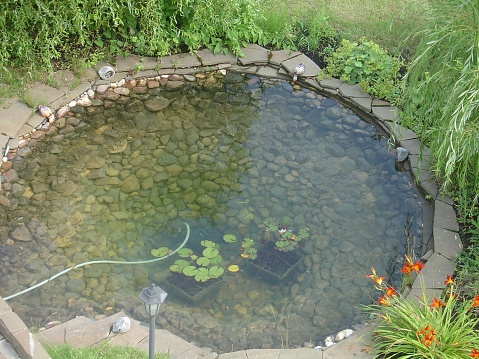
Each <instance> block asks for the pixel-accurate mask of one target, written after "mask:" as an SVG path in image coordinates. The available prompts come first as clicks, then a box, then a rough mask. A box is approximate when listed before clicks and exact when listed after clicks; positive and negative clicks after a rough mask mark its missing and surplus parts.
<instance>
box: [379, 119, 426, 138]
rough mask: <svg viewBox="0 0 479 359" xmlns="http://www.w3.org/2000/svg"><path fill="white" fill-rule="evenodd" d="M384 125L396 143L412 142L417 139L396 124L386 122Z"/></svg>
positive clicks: (413, 134)
mask: <svg viewBox="0 0 479 359" xmlns="http://www.w3.org/2000/svg"><path fill="white" fill-rule="evenodd" d="M385 124H386V126H387V127H388V128H389V129H390V131H391V133H393V134H394V137H395V138H396V140H398V141H405V140H413V139H417V138H418V137H417V135H416V134H415V133H414V132H413V131H411V130H410V129H408V128H406V127H403V126H401V125H400V124H398V123H397V122H389V121H386V122H385Z"/></svg>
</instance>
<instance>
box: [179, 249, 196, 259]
mask: <svg viewBox="0 0 479 359" xmlns="http://www.w3.org/2000/svg"><path fill="white" fill-rule="evenodd" d="M177 253H178V255H179V256H180V257H182V258H187V257H190V256H191V255H192V254H193V251H192V250H191V249H189V248H185V247H183V248H181V249H180V250H179V251H178V252H177Z"/></svg>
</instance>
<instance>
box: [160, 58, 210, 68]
mask: <svg viewBox="0 0 479 359" xmlns="http://www.w3.org/2000/svg"><path fill="white" fill-rule="evenodd" d="M158 64H159V66H160V68H162V69H164V68H169V69H171V68H173V69H181V68H187V67H198V66H201V62H200V61H199V60H198V58H197V57H196V55H194V54H175V55H170V56H165V57H161V58H160V59H159V60H158Z"/></svg>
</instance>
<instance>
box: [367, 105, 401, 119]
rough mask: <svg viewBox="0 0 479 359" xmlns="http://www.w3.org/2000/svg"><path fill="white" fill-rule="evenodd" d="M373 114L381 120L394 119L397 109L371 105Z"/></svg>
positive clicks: (396, 115)
mask: <svg viewBox="0 0 479 359" xmlns="http://www.w3.org/2000/svg"><path fill="white" fill-rule="evenodd" d="M372 111H373V115H374V116H376V117H377V118H378V119H380V120H383V121H394V120H395V119H396V118H397V117H398V109H397V108H396V107H384V106H381V107H376V106H373V107H372Z"/></svg>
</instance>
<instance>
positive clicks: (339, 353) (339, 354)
mask: <svg viewBox="0 0 479 359" xmlns="http://www.w3.org/2000/svg"><path fill="white" fill-rule="evenodd" d="M375 327H376V325H375V324H369V325H367V326H366V327H364V328H362V329H361V330H358V331H357V332H354V333H353V334H352V335H351V336H350V337H349V338H347V339H346V340H343V341H341V342H339V343H337V344H335V345H333V346H331V347H329V348H327V349H325V350H324V351H323V359H351V358H355V359H371V358H373V357H374V355H372V353H370V352H369V348H370V347H371V343H372V339H371V334H372V333H373V332H374V329H375Z"/></svg>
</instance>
